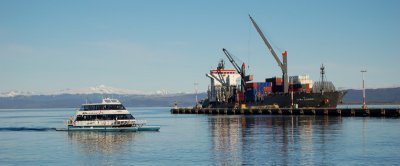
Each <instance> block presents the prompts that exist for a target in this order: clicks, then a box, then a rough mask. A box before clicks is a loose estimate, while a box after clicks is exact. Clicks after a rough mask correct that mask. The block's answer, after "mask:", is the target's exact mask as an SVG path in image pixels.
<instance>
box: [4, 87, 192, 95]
mask: <svg viewBox="0 0 400 166" xmlns="http://www.w3.org/2000/svg"><path fill="white" fill-rule="evenodd" d="M61 94H119V95H161V96H166V95H174V94H190V93H185V92H178V93H171V92H169V91H168V90H165V89H163V90H157V91H141V90H131V89H122V88H115V87H110V86H106V85H99V86H93V87H87V88H76V89H73V88H66V89H61V90H57V91H52V92H42V93H39V92H29V91H17V90H14V91H8V92H0V97H15V96H32V95H61Z"/></svg>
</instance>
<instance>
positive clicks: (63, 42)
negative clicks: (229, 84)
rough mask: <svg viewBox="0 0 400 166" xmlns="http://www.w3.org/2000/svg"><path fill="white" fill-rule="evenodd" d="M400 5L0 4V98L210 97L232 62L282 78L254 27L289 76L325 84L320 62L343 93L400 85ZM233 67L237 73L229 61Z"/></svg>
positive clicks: (314, 1)
mask: <svg viewBox="0 0 400 166" xmlns="http://www.w3.org/2000/svg"><path fill="white" fill-rule="evenodd" d="M399 8H400V1H398V0H385V1H378V0H351V1H348V0H338V1H319V0H308V1H297V0H292V1H272V0H259V1H228V0H226V1H185V0H180V1H177V0H171V1H161V0H153V1H130V0H129V1H125V0H118V1H104V0H86V1H51V0H40V1H22V0H1V1H0V59H1V60H0V77H1V86H0V91H1V92H3V91H10V90H23V91H34V92H48V91H55V90H58V89H65V88H83V87H90V86H97V85H100V84H104V85H107V86H112V87H118V88H124V89H135V90H143V91H155V90H160V89H166V90H169V91H174V92H178V91H185V92H190V91H194V83H195V82H197V83H199V90H200V91H205V90H206V89H207V86H208V84H209V79H208V78H207V77H206V76H205V73H207V72H208V71H209V70H210V69H212V68H215V67H216V66H217V63H218V61H219V59H221V58H224V59H226V58H225V55H224V54H223V52H222V48H226V49H228V50H229V51H230V52H231V53H232V54H233V55H235V56H236V57H237V58H239V59H240V60H241V61H243V62H246V63H247V65H248V66H249V69H248V71H250V72H251V73H252V74H254V77H255V79H256V81H263V80H264V79H265V78H266V77H271V76H281V70H280V69H279V67H278V66H277V64H276V62H275V60H274V59H273V57H272V56H271V55H270V53H269V52H267V49H266V46H265V45H264V44H263V42H262V40H261V38H260V37H259V36H258V34H257V32H256V31H255V29H254V27H253V26H252V25H251V22H250V20H249V18H248V15H249V14H250V15H252V16H253V18H254V19H255V20H256V21H257V23H258V25H259V26H260V27H261V29H262V30H263V31H264V33H265V34H266V35H267V37H268V38H269V39H270V41H271V43H272V45H273V46H274V48H275V50H276V52H278V54H280V52H281V51H284V50H287V51H288V64H289V67H288V68H289V75H299V74H309V75H310V76H311V78H312V79H314V80H315V81H317V80H319V67H320V65H321V63H324V65H325V66H326V73H327V78H328V79H329V80H331V81H333V82H334V84H335V85H336V86H337V87H343V88H360V87H361V73H360V70H361V69H366V70H367V73H366V75H365V79H366V86H367V87H369V88H378V87H390V86H400V76H399V74H398V72H399V71H400V65H399V63H400V10H399ZM226 64H227V66H228V67H229V68H231V65H230V64H229V62H226Z"/></svg>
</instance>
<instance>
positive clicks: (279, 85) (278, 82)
mask: <svg viewBox="0 0 400 166" xmlns="http://www.w3.org/2000/svg"><path fill="white" fill-rule="evenodd" d="M265 82H271V83H272V86H271V87H272V89H271V90H272V92H273V93H279V92H283V79H282V78H281V77H272V78H267V79H265Z"/></svg>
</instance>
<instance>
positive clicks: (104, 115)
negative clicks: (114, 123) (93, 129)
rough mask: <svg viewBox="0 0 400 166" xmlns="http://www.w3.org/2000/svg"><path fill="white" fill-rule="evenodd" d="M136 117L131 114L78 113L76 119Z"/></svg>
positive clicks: (123, 118)
mask: <svg viewBox="0 0 400 166" xmlns="http://www.w3.org/2000/svg"><path fill="white" fill-rule="evenodd" d="M127 119H135V118H134V117H133V116H132V115H131V114H102V115H78V116H76V121H93V120H127Z"/></svg>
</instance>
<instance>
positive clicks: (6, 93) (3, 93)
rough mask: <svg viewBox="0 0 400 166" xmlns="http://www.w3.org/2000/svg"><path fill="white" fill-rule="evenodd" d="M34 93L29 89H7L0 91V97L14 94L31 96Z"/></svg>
mask: <svg viewBox="0 0 400 166" xmlns="http://www.w3.org/2000/svg"><path fill="white" fill-rule="evenodd" d="M32 95H35V93H34V92H29V91H17V90H13V91H8V92H0V97H14V96H32Z"/></svg>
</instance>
